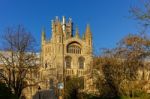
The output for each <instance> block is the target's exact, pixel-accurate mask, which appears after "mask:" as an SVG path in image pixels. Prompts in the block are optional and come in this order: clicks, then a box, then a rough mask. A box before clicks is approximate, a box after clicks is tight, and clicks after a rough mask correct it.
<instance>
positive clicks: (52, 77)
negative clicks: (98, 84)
mask: <svg viewBox="0 0 150 99" xmlns="http://www.w3.org/2000/svg"><path fill="white" fill-rule="evenodd" d="M73 27H74V26H73V22H72V19H71V18H69V19H68V20H66V18H65V17H64V16H63V17H62V20H60V19H59V18H58V17H56V18H55V19H54V20H52V21H51V38H50V39H46V33H45V30H44V29H43V30H42V36H41V65H42V66H41V69H40V80H41V81H42V83H40V87H41V88H42V89H49V88H50V86H51V85H54V86H57V84H58V82H63V80H64V78H66V79H67V78H69V77H82V78H83V79H82V82H83V83H84V88H83V89H84V90H88V88H89V85H88V84H87V83H88V79H89V77H90V76H89V75H90V73H91V68H92V33H91V30H90V25H89V24H87V27H86V29H85V33H83V36H82V37H81V36H80V35H79V30H78V28H77V27H76V29H75V33H74V32H73V30H74V29H73Z"/></svg>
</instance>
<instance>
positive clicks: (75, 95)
mask: <svg viewBox="0 0 150 99" xmlns="http://www.w3.org/2000/svg"><path fill="white" fill-rule="evenodd" d="M83 84H84V83H83V78H78V77H71V78H67V80H66V84H65V85H66V86H65V99H82V93H81V92H80V90H81V89H83V86H84V85H83Z"/></svg>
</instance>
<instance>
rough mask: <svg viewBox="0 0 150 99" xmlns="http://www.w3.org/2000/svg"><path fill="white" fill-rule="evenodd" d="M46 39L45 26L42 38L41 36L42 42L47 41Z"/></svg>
mask: <svg viewBox="0 0 150 99" xmlns="http://www.w3.org/2000/svg"><path fill="white" fill-rule="evenodd" d="M45 39H46V35H45V29H44V28H42V38H41V42H42V44H43V43H44V42H45Z"/></svg>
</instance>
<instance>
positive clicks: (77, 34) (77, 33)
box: [75, 27, 80, 38]
mask: <svg viewBox="0 0 150 99" xmlns="http://www.w3.org/2000/svg"><path fill="white" fill-rule="evenodd" d="M75 37H76V38H80V36H79V30H78V27H76V34H75Z"/></svg>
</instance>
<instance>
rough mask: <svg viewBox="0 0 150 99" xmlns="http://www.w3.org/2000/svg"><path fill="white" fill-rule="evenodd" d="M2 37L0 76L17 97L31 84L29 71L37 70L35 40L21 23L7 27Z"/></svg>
mask: <svg viewBox="0 0 150 99" xmlns="http://www.w3.org/2000/svg"><path fill="white" fill-rule="evenodd" d="M2 39H3V51H1V52H0V63H1V64H2V68H3V71H4V72H0V78H1V79H2V80H3V81H4V82H5V83H6V85H7V86H8V88H10V90H12V91H13V92H14V94H15V95H16V96H17V97H18V99H19V98H20V96H21V94H22V91H23V89H24V88H26V87H29V86H31V85H30V84H29V83H28V81H30V80H33V79H32V78H30V77H29V76H30V75H29V72H30V71H34V72H35V71H36V70H37V56H36V53H35V50H34V48H35V47H34V46H35V40H34V38H33V36H32V35H31V34H30V32H27V31H26V30H25V28H24V27H23V26H21V25H19V26H17V27H16V28H12V27H9V28H7V29H6V31H5V32H4V34H3V35H2Z"/></svg>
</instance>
